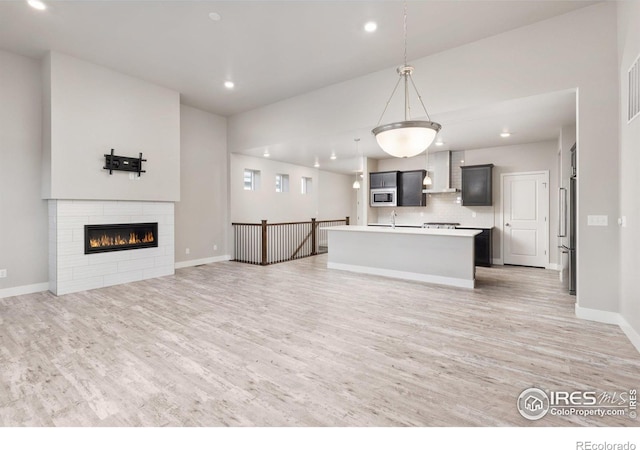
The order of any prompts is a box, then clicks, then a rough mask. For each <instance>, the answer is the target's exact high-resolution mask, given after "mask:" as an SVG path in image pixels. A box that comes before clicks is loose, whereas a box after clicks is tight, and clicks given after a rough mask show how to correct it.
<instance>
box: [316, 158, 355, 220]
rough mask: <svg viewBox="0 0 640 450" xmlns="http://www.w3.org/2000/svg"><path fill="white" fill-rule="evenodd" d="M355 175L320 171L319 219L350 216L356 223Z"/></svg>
mask: <svg viewBox="0 0 640 450" xmlns="http://www.w3.org/2000/svg"><path fill="white" fill-rule="evenodd" d="M353 181H354V177H350V176H348V175H343V174H339V173H333V172H327V171H324V170H320V171H318V219H343V218H345V217H346V216H349V220H350V221H352V220H353V221H354V223H355V215H354V208H355V205H356V192H357V191H356V190H355V189H353V187H352V186H353Z"/></svg>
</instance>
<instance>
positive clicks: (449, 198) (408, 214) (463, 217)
mask: <svg viewBox="0 0 640 450" xmlns="http://www.w3.org/2000/svg"><path fill="white" fill-rule="evenodd" d="M460 195H461V194H460V193H459V192H452V193H449V194H427V206H422V207H415V208H411V207H398V208H391V207H389V208H387V207H384V208H371V210H374V211H372V213H373V214H374V215H375V213H376V212H377V214H378V217H377V219H376V218H375V217H371V218H370V220H369V223H373V222H377V223H390V222H391V211H393V210H394V209H395V210H396V213H397V215H398V216H397V217H396V224H410V225H421V224H423V223H425V222H454V223H459V224H460V225H461V226H464V227H478V228H491V227H493V226H495V214H494V207H493V206H475V207H472V208H470V207H465V206H462V205H460V200H459V198H460ZM371 210H370V211H371ZM474 215H475V217H474Z"/></svg>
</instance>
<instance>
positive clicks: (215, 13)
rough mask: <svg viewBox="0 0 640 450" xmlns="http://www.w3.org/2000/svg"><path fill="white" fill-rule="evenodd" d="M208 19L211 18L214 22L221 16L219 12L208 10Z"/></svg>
mask: <svg viewBox="0 0 640 450" xmlns="http://www.w3.org/2000/svg"><path fill="white" fill-rule="evenodd" d="M209 19H211V20H213V21H214V22H217V21H219V20H220V19H221V17H220V14H218V13H217V12H210V13H209Z"/></svg>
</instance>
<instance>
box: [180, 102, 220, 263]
mask: <svg viewBox="0 0 640 450" xmlns="http://www.w3.org/2000/svg"><path fill="white" fill-rule="evenodd" d="M226 125H227V121H226V119H225V118H224V117H220V116H216V115H214V114H211V113H208V112H205V111H201V110H199V109H196V108H192V107H190V106H185V105H181V106H180V193H181V195H180V202H178V203H176V205H175V225H176V236H175V244H176V252H175V255H176V262H178V263H180V262H185V261H197V260H203V259H210V258H216V257H224V256H225V255H229V248H228V235H229V223H230V221H229V203H228V200H229V199H228V192H229V190H228V161H229V158H228V154H227V137H226V135H227V128H226ZM214 246H215V247H216V248H215V249H214ZM187 248H188V249H189V251H190V253H189V254H186V249H187Z"/></svg>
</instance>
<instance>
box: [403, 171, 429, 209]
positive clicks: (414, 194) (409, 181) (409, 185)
mask: <svg viewBox="0 0 640 450" xmlns="http://www.w3.org/2000/svg"><path fill="white" fill-rule="evenodd" d="M426 174H427V171H426V170H410V171H407V172H400V176H399V188H398V206H425V205H426V204H427V195H426V194H423V193H422V189H423V185H422V182H423V181H424V176H425V175H426Z"/></svg>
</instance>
